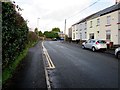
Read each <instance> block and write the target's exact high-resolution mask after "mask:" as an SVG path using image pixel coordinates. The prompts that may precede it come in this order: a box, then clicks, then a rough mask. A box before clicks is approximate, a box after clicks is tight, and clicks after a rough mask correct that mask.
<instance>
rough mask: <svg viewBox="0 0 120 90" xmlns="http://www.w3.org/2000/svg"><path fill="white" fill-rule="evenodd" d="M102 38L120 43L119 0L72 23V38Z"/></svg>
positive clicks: (116, 43)
mask: <svg viewBox="0 0 120 90" xmlns="http://www.w3.org/2000/svg"><path fill="white" fill-rule="evenodd" d="M88 39H103V40H106V41H108V42H113V44H114V45H120V0H118V1H117V3H116V4H115V5H113V6H111V7H108V8H106V9H104V10H101V11H99V12H96V13H94V14H92V15H90V16H88V17H86V18H84V19H82V20H80V21H79V22H77V23H75V24H73V25H72V40H74V41H75V40H88Z"/></svg>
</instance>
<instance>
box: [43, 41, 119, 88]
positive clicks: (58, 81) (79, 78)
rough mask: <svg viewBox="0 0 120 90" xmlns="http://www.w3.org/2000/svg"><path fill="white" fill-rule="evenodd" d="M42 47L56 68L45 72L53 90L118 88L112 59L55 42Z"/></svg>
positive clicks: (76, 46) (115, 63)
mask: <svg viewBox="0 0 120 90" xmlns="http://www.w3.org/2000/svg"><path fill="white" fill-rule="evenodd" d="M44 46H45V47H46V49H47V50H48V53H49V55H50V57H51V59H52V61H53V63H54V65H55V67H56V68H55V69H54V70H49V71H48V73H49V74H50V80H51V82H52V87H53V88H118V60H117V59H115V57H114V55H110V54H106V53H103V52H92V51H91V50H84V49H82V48H81V47H80V46H78V45H74V44H66V43H61V42H59V41H45V42H44Z"/></svg>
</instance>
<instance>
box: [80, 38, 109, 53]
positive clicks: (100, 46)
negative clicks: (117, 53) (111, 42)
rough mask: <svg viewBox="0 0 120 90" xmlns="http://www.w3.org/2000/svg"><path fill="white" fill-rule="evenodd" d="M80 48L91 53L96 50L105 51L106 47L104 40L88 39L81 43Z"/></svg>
mask: <svg viewBox="0 0 120 90" xmlns="http://www.w3.org/2000/svg"><path fill="white" fill-rule="evenodd" d="M82 48H88V49H92V51H96V50H103V51H106V49H107V45H106V41H105V40H96V39H90V40H87V41H86V42H83V43H82Z"/></svg>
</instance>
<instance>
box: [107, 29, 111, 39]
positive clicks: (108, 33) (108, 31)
mask: <svg viewBox="0 0 120 90" xmlns="http://www.w3.org/2000/svg"><path fill="white" fill-rule="evenodd" d="M106 40H111V30H106Z"/></svg>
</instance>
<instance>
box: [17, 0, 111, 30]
mask: <svg viewBox="0 0 120 90" xmlns="http://www.w3.org/2000/svg"><path fill="white" fill-rule="evenodd" d="M95 1H96V0H16V3H17V4H18V5H19V6H20V7H21V8H23V9H24V10H23V11H22V16H23V17H24V18H25V19H28V20H29V24H28V25H29V27H32V28H35V27H37V18H40V20H39V28H40V29H41V30H42V31H45V30H50V29H51V28H53V27H60V28H61V29H62V30H63V29H64V20H65V19H66V18H69V17H71V16H72V18H70V19H69V20H67V27H70V25H71V24H73V23H75V21H79V20H80V19H81V18H83V17H84V16H87V15H88V14H90V13H91V12H93V11H91V12H90V11H88V12H87V11H86V13H85V12H84V13H82V15H81V14H78V15H77V16H75V14H76V13H78V12H79V11H81V10H82V9H83V8H85V7H87V6H88V5H90V4H91V3H92V2H95ZM100 1H101V2H113V0H100ZM94 9H95V8H94ZM73 16H74V17H73Z"/></svg>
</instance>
